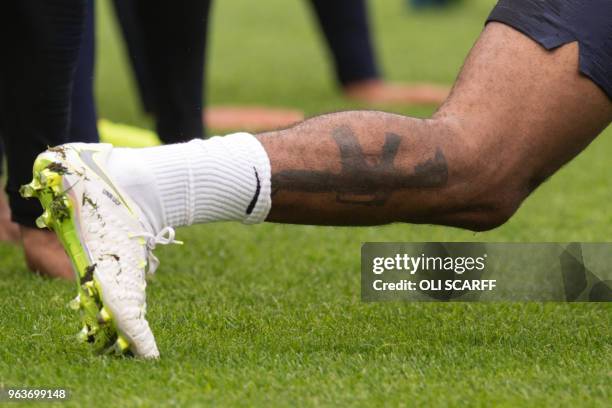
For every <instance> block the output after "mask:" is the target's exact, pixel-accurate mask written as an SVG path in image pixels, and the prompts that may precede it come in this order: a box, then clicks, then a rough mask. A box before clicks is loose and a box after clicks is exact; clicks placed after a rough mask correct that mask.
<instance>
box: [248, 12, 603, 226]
mask: <svg viewBox="0 0 612 408" xmlns="http://www.w3.org/2000/svg"><path fill="white" fill-rule="evenodd" d="M611 119H612V103H610V99H609V98H608V97H607V96H606V94H605V93H604V92H602V90H601V89H600V88H598V87H597V85H595V84H594V83H593V82H592V81H591V80H589V79H588V78H586V77H584V76H583V75H581V74H579V71H578V48H577V46H576V44H568V45H565V46H563V47H561V48H560V49H558V50H555V51H552V52H549V51H546V50H544V49H543V48H541V47H540V46H539V45H538V44H536V43H535V42H534V41H532V40H531V39H529V38H528V37H526V36H525V35H523V34H521V33H519V32H517V31H516V30H514V29H512V28H510V27H508V26H505V25H502V24H498V23H491V24H489V25H488V26H487V27H486V29H485V31H484V32H483V34H482V36H481V37H480V39H479V40H478V42H477V43H476V45H475V47H474V49H473V50H472V51H471V53H470V55H469V57H468V58H467V60H466V62H465V65H464V68H463V70H462V72H461V74H460V75H459V78H458V80H457V83H456V85H455V87H454V89H453V91H452V94H451V97H450V98H449V99H448V101H447V102H446V103H445V104H444V105H443V106H442V107H441V109H440V110H439V111H438V112H437V113H436V114H435V115H434V117H433V118H431V119H428V120H420V119H412V118H407V117H402V116H398V115H391V114H386V113H380V112H345V113H336V114H331V115H325V116H321V117H319V118H315V119H312V120H310V121H306V122H304V123H302V124H301V125H299V126H297V127H295V128H292V129H287V130H283V131H279V132H272V133H268V134H264V135H261V136H259V139H260V141H261V142H262V143H263V145H264V147H265V149H266V151H267V152H268V155H269V156H270V161H271V164H272V191H273V202H272V210H271V213H270V216H269V218H268V219H269V220H270V221H275V222H289V223H307V224H379V223H387V222H393V221H408V222H415V223H441V224H447V225H456V226H462V227H467V228H472V229H479V230H480V229H487V228H490V227H494V226H496V225H499V224H500V223H502V222H503V221H505V220H506V219H507V218H508V217H509V216H510V215H511V214H512V213H513V212H514V211H515V210H516V208H517V207H518V206H519V204H520V202H521V201H522V200H523V199H524V198H525V197H526V196H527V195H528V194H529V193H530V192H531V191H532V190H533V189H534V188H535V187H537V185H539V184H540V183H541V182H542V181H543V180H545V179H546V178H547V177H548V176H550V175H551V174H552V173H554V172H555V171H556V170H557V169H558V168H559V167H561V166H562V165H563V164H564V163H566V162H567V161H569V160H570V159H571V158H573V157H574V156H575V155H576V154H578V153H579V152H580V151H581V150H582V149H583V148H584V147H585V146H587V145H588V144H589V143H590V142H591V141H592V140H593V139H594V138H595V137H596V136H597V135H598V134H599V133H600V132H601V131H602V130H603V129H604V128H605V127H606V126H607V125H608V124H609V123H610V120H611Z"/></svg>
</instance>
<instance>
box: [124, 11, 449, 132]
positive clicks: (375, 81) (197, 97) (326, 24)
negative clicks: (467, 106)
mask: <svg viewBox="0 0 612 408" xmlns="http://www.w3.org/2000/svg"><path fill="white" fill-rule="evenodd" d="M114 5H115V10H116V14H117V17H118V19H119V22H120V25H121V28H122V32H123V35H124V37H125V40H126V43H127V48H128V52H129V57H130V60H131V63H132V67H133V70H134V73H135V77H136V82H137V84H138V90H139V93H140V97H141V101H142V103H143V107H144V110H145V111H147V112H148V113H151V114H152V115H153V117H154V118H155V122H156V130H157V133H158V135H159V137H160V139H161V140H162V142H164V143H176V142H181V141H187V140H190V139H193V138H196V137H203V136H204V132H205V130H204V126H203V124H202V109H203V107H204V102H203V98H202V89H203V88H204V82H203V81H204V78H205V74H204V73H205V66H206V47H207V43H208V40H207V37H208V25H209V18H210V6H211V1H210V0H205V1H202V0H185V1H181V2H177V3H173V4H172V7H168V4H166V3H165V2H150V1H146V0H114ZM310 5H311V6H312V8H313V10H314V14H315V16H316V18H317V21H318V23H319V25H320V27H321V30H322V32H323V34H324V37H325V39H326V41H327V45H328V47H329V50H330V52H331V56H332V58H333V61H334V66H335V74H336V78H337V81H338V83H339V85H340V89H341V91H342V92H343V93H344V94H345V95H346V97H347V98H349V99H353V100H356V101H361V102H365V103H369V104H381V103H384V104H434V105H437V104H439V103H441V102H442V101H443V100H444V99H445V97H446V96H447V94H448V89H447V88H446V87H443V86H437V85H431V84H415V85H411V84H395V83H389V82H387V81H385V80H384V79H382V78H383V77H382V74H381V70H380V67H379V65H378V62H377V59H376V53H375V49H374V45H373V43H372V35H371V32H370V26H369V21H368V12H367V6H366V2H365V0H336V1H326V0H310ZM207 110H208V111H209V112H207V115H206V117H207V118H208V122H209V123H208V125H209V126H211V127H212V128H224V129H227V128H230V129H231V128H234V129H235V128H244V127H247V128H262V127H266V126H268V127H278V126H282V125H288V124H291V123H293V122H296V121H298V120H300V119H301V114H299V113H298V114H296V112H295V111H286V110H278V109H274V110H267V109H266V108H263V107H257V108H239V107H233V108H214V107H213V108H210V109H209V108H207Z"/></svg>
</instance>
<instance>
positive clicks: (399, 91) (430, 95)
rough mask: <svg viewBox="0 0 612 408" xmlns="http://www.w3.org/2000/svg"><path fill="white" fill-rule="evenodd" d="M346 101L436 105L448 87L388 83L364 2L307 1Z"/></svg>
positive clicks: (345, 0) (353, 0) (441, 100)
mask: <svg viewBox="0 0 612 408" xmlns="http://www.w3.org/2000/svg"><path fill="white" fill-rule="evenodd" d="M310 2H311V3H312V6H313V9H314V12H315V14H316V16H317V19H318V21H319V24H320V25H321V30H322V31H323V34H324V35H325V38H326V40H327V44H328V45H329V49H330V52H331V54H332V57H333V60H334V63H335V68H336V77H337V79H338V82H339V83H340V86H341V88H342V91H343V92H344V94H345V95H346V96H347V97H348V98H349V99H353V100H356V101H360V102H365V103H371V104H433V105H439V104H440V103H442V102H443V101H444V100H445V98H446V97H447V96H448V91H449V90H448V87H444V86H439V85H433V84H401V83H390V82H387V81H385V80H384V79H383V76H382V73H381V72H380V68H379V66H378V62H377V58H376V53H375V49H374V45H373V36H372V33H371V31H370V24H369V18H368V9H367V4H366V0H335V1H326V0H310Z"/></svg>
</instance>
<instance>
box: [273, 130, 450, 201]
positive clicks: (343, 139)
mask: <svg viewBox="0 0 612 408" xmlns="http://www.w3.org/2000/svg"><path fill="white" fill-rule="evenodd" d="M332 137H333V139H334V141H335V142H336V144H337V145H338V149H339V151H340V161H341V166H342V169H341V171H340V173H332V172H328V171H313V170H284V171H280V172H278V173H276V174H273V175H272V195H274V194H276V193H278V192H279V191H297V192H308V193H328V192H335V193H336V201H337V202H340V203H348V204H361V205H384V204H385V203H386V202H387V200H388V199H389V197H390V196H391V194H392V193H393V192H394V191H396V190H400V189H406V188H432V187H440V186H443V185H445V184H446V182H447V180H448V166H447V163H446V158H445V157H444V154H443V153H442V151H441V150H440V149H439V148H438V149H436V153H435V155H434V156H433V157H431V158H429V159H427V160H424V161H423V162H421V163H418V164H416V165H415V166H414V171H413V172H412V173H409V174H407V173H406V172H405V171H402V170H398V169H397V168H396V167H395V166H394V160H395V157H396V156H397V153H398V151H399V147H400V144H401V137H400V136H399V135H397V134H395V133H387V134H386V135H385V143H384V145H383V148H382V152H381V153H379V154H365V153H364V152H363V150H362V148H361V145H360V144H359V142H358V141H357V138H356V137H355V134H354V133H353V131H352V130H351V129H350V128H349V127H348V126H343V127H339V128H337V129H335V130H334V131H333V133H332Z"/></svg>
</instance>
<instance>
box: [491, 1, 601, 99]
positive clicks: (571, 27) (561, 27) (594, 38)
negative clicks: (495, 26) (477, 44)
mask: <svg viewBox="0 0 612 408" xmlns="http://www.w3.org/2000/svg"><path fill="white" fill-rule="evenodd" d="M489 21H497V22H500V23H504V24H506V25H509V26H510V27H513V28H515V29H516V30H518V31H520V32H522V33H523V34H525V35H527V36H529V37H530V38H531V39H533V40H534V41H536V42H537V43H539V44H540V45H542V46H543V47H544V48H546V49H547V50H551V49H553V48H556V47H559V46H561V45H563V44H566V43H569V42H574V41H577V42H578V44H579V49H580V53H579V56H580V72H581V73H582V74H584V75H586V76H587V77H589V78H591V80H592V81H593V82H595V83H596V84H597V85H598V86H599V87H600V88H601V89H603V90H604V92H605V93H606V94H607V95H608V97H609V98H610V99H612V0H499V2H498V3H497V6H495V8H494V9H493V11H492V12H491V15H490V16H489V18H488V19H487V22H489Z"/></svg>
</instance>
